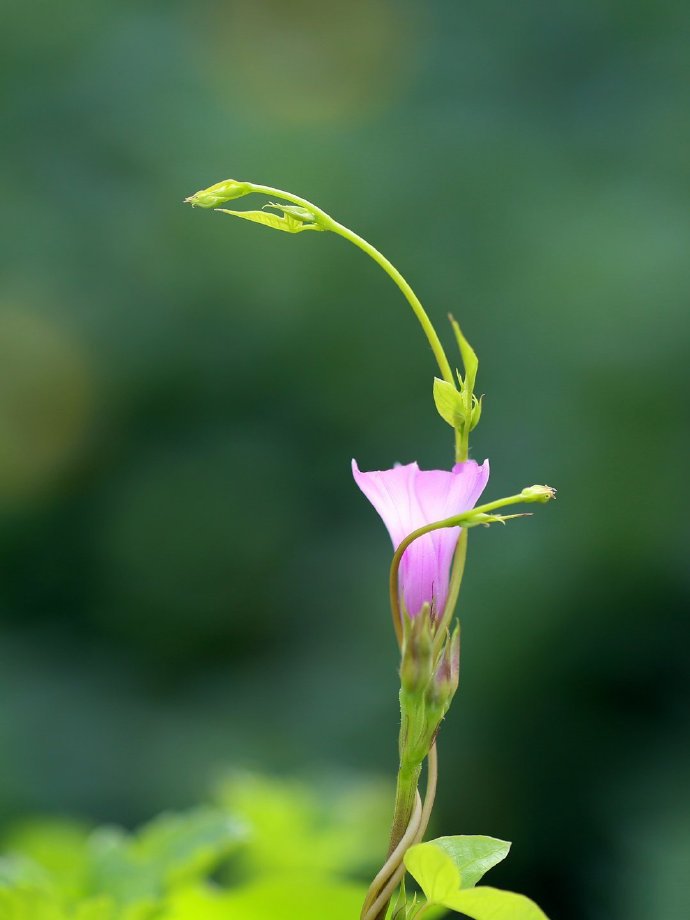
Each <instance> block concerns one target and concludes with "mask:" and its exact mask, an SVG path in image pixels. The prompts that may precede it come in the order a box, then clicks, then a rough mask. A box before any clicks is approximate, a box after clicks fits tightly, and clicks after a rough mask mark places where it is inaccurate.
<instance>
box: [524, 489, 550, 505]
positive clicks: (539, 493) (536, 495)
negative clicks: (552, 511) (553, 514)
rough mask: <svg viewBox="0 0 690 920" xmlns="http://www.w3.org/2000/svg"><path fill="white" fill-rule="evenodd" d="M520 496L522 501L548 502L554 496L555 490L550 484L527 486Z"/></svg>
mask: <svg viewBox="0 0 690 920" xmlns="http://www.w3.org/2000/svg"><path fill="white" fill-rule="evenodd" d="M520 496H521V497H522V500H523V501H524V502H550V501H551V499H552V498H555V497H556V490H555V489H554V488H552V487H551V486H527V488H525V489H523V490H522V492H521V493H520Z"/></svg>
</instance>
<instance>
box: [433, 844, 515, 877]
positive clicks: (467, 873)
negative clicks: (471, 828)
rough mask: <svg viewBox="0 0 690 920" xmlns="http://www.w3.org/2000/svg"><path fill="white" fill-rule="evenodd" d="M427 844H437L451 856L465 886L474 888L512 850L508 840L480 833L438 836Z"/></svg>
mask: <svg viewBox="0 0 690 920" xmlns="http://www.w3.org/2000/svg"><path fill="white" fill-rule="evenodd" d="M424 845H425V846H436V847H439V849H441V850H443V852H444V853H445V854H446V856H448V857H450V859H451V860H452V861H453V864H454V865H455V866H456V868H457V869H458V871H459V872H460V877H461V879H462V887H463V888H473V887H474V886H475V885H476V884H477V882H478V881H479V879H480V878H481V877H482V876H483V875H484V873H485V872H488V871H489V869H493V867H494V866H496V865H498V863H500V862H502V861H503V860H504V859H505V858H506V856H507V855H508V853H509V852H510V843H509V842H508V841H507V840H498V839H497V838H496V837H482V836H479V835H468V834H465V835H461V836H457V837H437V838H436V840H430V841H429V842H428V844H424Z"/></svg>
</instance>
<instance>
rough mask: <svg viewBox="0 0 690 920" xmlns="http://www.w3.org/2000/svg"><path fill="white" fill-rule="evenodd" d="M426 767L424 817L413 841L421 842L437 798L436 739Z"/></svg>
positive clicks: (430, 750)
mask: <svg viewBox="0 0 690 920" xmlns="http://www.w3.org/2000/svg"><path fill="white" fill-rule="evenodd" d="M426 768H427V778H426V795H425V796H424V807H423V809H422V817H421V820H420V822H419V829H418V830H417V833H416V835H415V838H414V841H413V843H421V841H422V840H423V839H424V834H426V829H427V827H428V826H429V819H430V818H431V812H432V810H433V807H434V801H435V799H436V787H437V785H438V751H437V750H436V742H435V741H434V743H433V744H432V745H431V748H430V749H429V756H428V760H427V764H426Z"/></svg>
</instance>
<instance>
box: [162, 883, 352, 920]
mask: <svg viewBox="0 0 690 920" xmlns="http://www.w3.org/2000/svg"><path fill="white" fill-rule="evenodd" d="M365 894H366V890H365V888H363V887H361V886H359V885H355V884H352V883H349V882H337V881H330V880H328V879H319V878H314V876H313V875H305V876H294V875H292V874H291V875H279V876H276V877H273V878H267V879H261V880H260V881H257V882H253V883H251V884H249V885H246V886H244V887H242V888H239V889H235V890H233V891H226V892H223V891H219V890H217V889H216V890H212V889H210V888H206V889H204V888H194V889H185V890H183V891H180V892H178V893H177V894H175V895H173V896H172V897H171V899H170V902H169V904H168V906H167V908H166V909H165V910H163V912H162V913H161V914H160V917H158V916H157V917H156V920H293V918H294V920H326V918H327V920H352V918H353V917H358V916H359V912H360V909H361V907H362V902H363V900H364V895H365Z"/></svg>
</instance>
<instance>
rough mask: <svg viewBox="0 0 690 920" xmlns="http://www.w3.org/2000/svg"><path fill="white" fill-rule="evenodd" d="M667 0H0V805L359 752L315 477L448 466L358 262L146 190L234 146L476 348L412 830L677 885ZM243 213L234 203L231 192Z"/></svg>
mask: <svg viewBox="0 0 690 920" xmlns="http://www.w3.org/2000/svg"><path fill="white" fill-rule="evenodd" d="M689 27H690V7H688V6H687V5H685V4H680V3H677V2H675V0H656V2H655V3H648V2H643V0H632V2H629V3H627V4H625V5H622V4H619V3H613V2H607V0H603V2H602V0H597V2H594V0H585V2H582V0H578V2H574V0H571V2H564V3H558V4H553V3H547V2H544V0H526V2H523V3H519V4H516V3H511V2H508V0H488V2H487V0H482V2H476V0H470V2H464V3H458V2H456V0H432V2H425V3H421V2H417V3H414V2H412V0H409V2H405V0H349V2H348V3H343V4H323V3H319V2H317V0H293V2H287V0H230V2H222V0H200V2H196V3H193V4H192V3H183V2H179V0H177V2H176V0H173V2H165V3H163V2H160V0H158V2H154V0H138V2H136V3H134V2H126V0H121V2H116V0H74V2H73V3H70V4H68V5H64V4H53V3H49V2H35V3H20V2H18V0H17V2H14V3H11V4H10V7H9V9H8V10H7V13H6V14H5V15H4V16H3V29H2V33H1V35H0V43H1V46H2V54H0V74H1V75H2V86H3V93H2V98H3V123H4V127H3V142H2V147H1V148H0V158H1V159H2V172H3V176H4V179H3V192H2V202H3V205H2V219H1V222H2V230H1V233H2V240H1V242H2V245H1V247H0V259H1V260H2V267H3V272H2V288H1V292H0V564H1V572H0V621H1V625H0V816H1V821H2V823H3V824H5V823H9V822H11V821H12V820H13V819H14V818H16V817H18V816H20V815H26V814H33V813H38V812H43V813H48V814H72V815H77V816H81V817H85V818H88V819H90V820H98V821H101V820H107V821H118V822H121V823H125V824H131V823H133V822H136V821H139V820H142V819H145V818H147V817H149V816H150V815H152V814H153V813H154V812H155V811H157V810H158V809H161V808H168V807H177V806H184V805H187V804H189V803H192V802H195V801H198V800H199V799H201V798H203V797H204V795H205V794H206V792H207V790H208V788H209V786H210V784H212V783H213V782H214V779H215V778H216V777H217V776H218V775H220V774H221V773H222V771H224V770H226V769H228V768H231V767H244V768H246V767H249V768H253V769H257V770H259V771H262V772H268V773H278V774H285V775H296V776H308V775H313V774H315V773H320V774H324V773H326V774H328V773H329V772H332V771H336V770H337V771H339V772H342V771H350V772H351V773H353V774H355V773H362V774H374V775H379V774H382V775H386V774H390V773H391V772H392V770H393V768H394V761H395V745H396V737H395V736H396V719H397V712H396V698H395V694H396V676H395V668H396V656H395V651H394V647H393V644H392V641H391V635H390V629H389V621H388V612H387V602H386V572H387V565H388V562H389V558H390V548H389V545H388V542H387V537H386V534H385V532H384V529H383V527H382V525H381V524H380V522H379V521H378V519H377V518H376V516H375V515H374V513H373V511H372V509H371V508H370V507H369V506H368V505H367V503H366V502H365V500H364V499H363V497H362V496H361V495H360V494H359V493H358V492H357V490H356V489H355V487H354V484H353V482H352V481H351V477H350V472H349V462H350V458H351V457H353V456H355V457H357V459H358V460H359V462H360V464H361V465H362V467H363V468H370V469H372V468H373V469H376V468H381V467H386V466H388V465H390V464H391V463H392V462H394V461H396V460H401V461H410V460H412V459H418V460H419V461H420V463H421V464H422V465H426V466H444V465H447V464H448V463H449V462H450V459H451V457H450V432H449V430H448V429H447V428H446V427H445V426H444V425H443V423H442V422H441V421H440V420H439V419H438V418H437V417H436V416H435V412H434V409H433V403H432V400H431V382H432V376H433V373H434V364H433V360H432V357H431V354H430V352H429V350H428V348H427V347H426V344H425V342H424V340H423V337H422V336H421V333H420V330H419V329H418V328H417V326H416V324H415V322H414V319H413V317H412V315H411V313H410V312H409V310H408V308H407V306H406V304H405V303H404V301H403V300H402V299H401V297H400V295H399V292H398V291H397V290H396V289H395V287H394V286H393V285H392V284H391V282H390V281H389V280H388V279H387V278H386V277H385V276H384V275H383V274H382V273H381V272H380V271H379V270H378V269H377V268H376V267H375V266H374V265H373V263H370V262H369V261H368V260H367V259H366V258H365V257H364V256H363V255H362V254H361V253H359V252H357V251H356V250H354V249H353V248H351V247H349V246H348V245H347V244H346V243H345V242H344V241H342V240H339V239H337V238H335V237H330V236H329V235H326V234H303V235H299V236H295V237H292V236H287V235H284V234H278V233H271V232H270V231H268V230H265V229H264V228H261V227H256V226H253V225H247V224H243V223H240V222H238V221H232V220H231V219H229V218H226V217H224V216H222V217H221V216H217V215H215V214H212V213H208V212H202V211H192V210H191V209H188V208H185V207H183V206H182V203H181V202H182V199H183V198H184V197H185V195H188V194H190V193H192V192H194V191H195V190H196V189H197V188H201V187H204V186H206V185H209V184H211V183H213V182H216V181H218V180H220V179H222V178H226V177H228V176H233V177H236V178H240V179H243V178H247V179H252V180H254V181H257V182H265V183H267V184H272V185H277V186H278V187H283V188H287V189H290V190H292V191H294V192H296V193H298V194H303V195H305V196H306V197H308V198H311V199H312V200H314V201H315V202H317V203H319V204H320V205H321V206H322V207H324V208H325V209H326V210H328V211H330V212H331V213H332V214H334V216H336V217H337V218H338V219H340V220H342V221H343V222H345V223H346V224H349V225H350V226H352V227H353V228H355V229H356V230H358V231H359V232H361V233H362V234H363V235H365V236H366V237H368V238H369V239H370V240H371V241H372V242H374V243H375V244H376V245H378V246H379V247H381V248H382V249H383V250H384V251H385V252H386V253H387V254H388V255H389V256H390V257H391V258H392V260H393V261H394V262H395V263H396V264H397V265H398V266H399V267H400V268H401V269H402V270H403V272H404V273H405V274H406V275H407V276H408V278H409V279H410V281H411V282H412V283H413V285H414V286H415V287H416V289H417V291H418V293H419V294H420V296H421V298H422V300H423V301H424V302H425V304H426V305H427V307H428V309H429V312H430V313H431V315H432V317H433V318H434V319H435V320H436V321H437V323H438V324H439V327H440V328H441V329H442V331H443V334H444V336H445V338H446V341H447V342H448V344H449V347H450V345H451V340H450V337H449V336H448V335H447V334H446V332H447V330H446V328H445V316H446V314H447V312H448V311H449V310H452V311H453V313H454V314H455V315H456V316H457V317H458V318H459V319H460V320H461V322H462V324H463V328H464V330H465V332H466V334H467V336H468V338H469V339H470V341H472V343H473V344H474V345H475V347H476V349H477V351H478V353H479V356H480V361H481V368H480V390H481V391H482V392H485V393H486V399H485V410H484V417H483V419H482V423H481V425H480V427H479V428H478V429H477V431H476V432H475V439H474V456H475V457H477V458H478V459H480V460H481V459H483V458H484V457H485V456H488V457H490V458H491V461H492V481H491V483H490V485H489V489H488V491H487V493H486V494H487V496H488V497H498V496H500V495H502V494H505V493H507V492H512V491H514V490H515V489H519V488H521V487H522V486H523V485H526V484H530V483H532V482H548V483H550V484H553V485H555V486H557V487H558V489H559V499H558V502H557V503H556V504H555V505H553V506H549V507H546V508H540V509H539V511H538V513H537V514H536V515H535V517H533V518H532V519H531V520H529V521H520V522H516V523H515V524H513V525H511V526H509V527H506V528H505V529H497V528H492V529H490V530H489V531H485V532H484V531H483V532H481V533H480V532H476V531H475V532H474V533H473V534H472V539H471V546H470V566H469V571H468V576H467V580H466V584H465V588H464V593H463V597H462V619H463V626H464V657H463V669H464V670H463V677H462V692H461V694H460V697H459V700H458V703H457V705H456V707H455V708H454V711H453V714H452V718H451V719H449V721H448V722H447V724H446V726H445V727H444V730H443V737H442V743H441V758H442V760H441V771H442V772H441V790H440V802H439V809H438V816H437V819H436V830H437V831H438V832H440V833H453V832H459V831H464V832H468V833H473V832H474V833H490V834H494V835H496V836H500V837H505V838H508V839H512V840H514V841H515V845H514V852H513V854H512V856H511V859H510V860H509V861H508V862H507V863H506V864H505V865H504V866H502V867H501V868H500V869H498V870H496V871H495V872H494V874H493V876H492V878H493V879H494V881H495V882H496V883H498V884H501V885H504V886H514V887H516V888H517V889H518V890H520V891H525V892H527V893H529V894H531V895H532V896H534V897H535V898H536V899H537V900H539V901H540V902H541V903H542V905H543V906H544V908H545V909H546V910H547V912H548V913H549V914H550V915H551V916H553V917H554V918H559V920H574V918H578V920H589V918H592V920H594V918H616V920H618V918H620V920H623V918H625V920H647V918H649V917H651V916H658V917H664V920H676V918H683V920H685V918H687V916H688V910H689V905H690V889H689V886H690V881H689V878H690V877H689V874H688V862H689V860H690V784H689V783H688V776H689V775H690V737H689V733H688V728H689V725H688V721H689V720H688V711H689V710H688V704H689V702H690V684H689V682H688V644H689V641H690V621H689V620H688V616H687V595H688V571H687V561H686V552H687V550H686V547H687V543H686V542H685V545H684V538H685V536H686V526H687V525H686V523H685V520H684V519H683V516H682V510H683V503H684V502H683V496H684V486H685V479H686V474H687V457H688V452H687V451H688V440H689V438H688V428H687V427H686V426H685V424H684V413H685V410H686V408H687V393H688V382H689V381H688V379H687V378H688V373H687V371H688V332H689V331H690V320H689V318H688V299H689V298H688V292H689V285H688V246H689V243H690V220H689V218H688V213H689V212H688V203H689V202H688V195H687V190H688V188H690V183H689V179H690V166H689V161H688V149H690V123H689V121H688V115H687V101H688V99H687V87H688V76H689V73H688V67H687V61H688V53H687V51H688V36H689V34H690V32H689ZM240 204H244V202H241V203H240Z"/></svg>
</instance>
